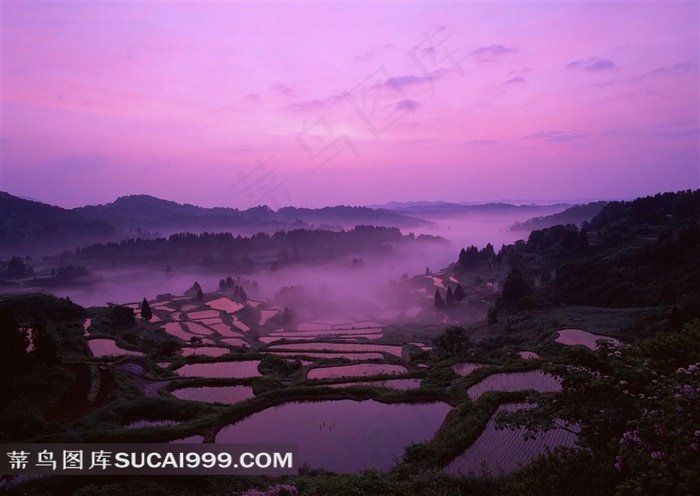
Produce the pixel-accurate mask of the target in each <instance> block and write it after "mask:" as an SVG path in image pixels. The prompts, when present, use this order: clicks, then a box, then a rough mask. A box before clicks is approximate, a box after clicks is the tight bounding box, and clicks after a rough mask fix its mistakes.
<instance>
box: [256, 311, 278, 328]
mask: <svg viewBox="0 0 700 496" xmlns="http://www.w3.org/2000/svg"><path fill="white" fill-rule="evenodd" d="M277 313H278V312H277V310H261V311H260V325H265V324H266V323H267V321H268V320H270V319H271V318H272V317H274V316H275V315H277Z"/></svg>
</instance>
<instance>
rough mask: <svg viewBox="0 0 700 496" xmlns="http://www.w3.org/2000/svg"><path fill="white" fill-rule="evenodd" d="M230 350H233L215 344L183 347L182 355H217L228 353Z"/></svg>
mask: <svg viewBox="0 0 700 496" xmlns="http://www.w3.org/2000/svg"><path fill="white" fill-rule="evenodd" d="M230 351H231V350H229V349H228V348H217V347H215V346H198V347H195V348H183V349H182V356H192V355H202V356H211V357H216V356H222V355H228V354H229V352H230Z"/></svg>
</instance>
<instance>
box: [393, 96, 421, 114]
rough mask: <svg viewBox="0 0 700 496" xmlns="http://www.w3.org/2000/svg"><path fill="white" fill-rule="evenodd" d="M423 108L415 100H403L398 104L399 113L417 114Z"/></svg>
mask: <svg viewBox="0 0 700 496" xmlns="http://www.w3.org/2000/svg"><path fill="white" fill-rule="evenodd" d="M420 107H421V104H420V103H418V102H417V101H415V100H408V99H407V100H401V101H400V102H397V103H396V110H397V111H398V112H415V111H416V110H418V109H419V108H420Z"/></svg>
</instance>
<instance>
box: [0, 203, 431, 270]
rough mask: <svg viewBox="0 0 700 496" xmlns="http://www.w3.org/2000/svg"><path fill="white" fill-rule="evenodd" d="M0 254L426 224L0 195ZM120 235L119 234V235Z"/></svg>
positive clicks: (288, 210) (349, 212)
mask: <svg viewBox="0 0 700 496" xmlns="http://www.w3.org/2000/svg"><path fill="white" fill-rule="evenodd" d="M0 212H2V216H0V256H2V257H7V256H11V255H14V254H17V253H21V254H25V253H32V254H35V253H39V252H43V251H45V250H41V249H39V248H40V247H47V248H50V249H51V252H52V253H55V252H56V251H57V250H62V249H72V248H75V247H76V246H79V245H81V244H87V243H95V242H101V241H107V240H110V239H115V236H116V235H117V234H118V233H119V232H120V231H121V232H133V231H135V230H137V229H139V228H140V229H150V230H157V231H169V232H181V231H188V230H192V231H202V230H210V231H215V230H217V231H221V230H224V231H225V230H232V229H236V228H241V229H247V230H251V229H257V228H259V229H261V230H268V231H269V230H289V229H298V228H309V227H311V226H312V225H315V226H316V227H344V228H348V227H354V226H356V225H363V224H367V225H374V226H386V227H402V228H411V227H420V226H425V225H428V224H430V222H427V221H424V220H422V219H418V218H415V217H410V216H408V215H405V214H402V213H398V212H392V211H390V210H386V209H372V208H368V207H347V206H336V207H325V208H320V209H307V208H295V207H285V208H281V209H279V210H277V211H274V210H272V209H270V208H269V207H264V206H263V207H255V208H250V209H247V210H238V209H234V208H202V207H198V206H195V205H189V204H180V203H176V202H173V201H168V200H162V199H159V198H155V197H152V196H148V195H131V196H123V197H120V198H118V199H117V200H115V201H114V202H112V203H107V204H105V205H94V206H93V205H91V206H85V207H78V208H74V209H70V210H69V209H64V208H61V207H56V206H52V205H47V204H45V203H41V202H37V201H32V200H27V199H23V198H19V197H17V196H13V195H10V194H9V193H4V192H0ZM122 237H123V236H122Z"/></svg>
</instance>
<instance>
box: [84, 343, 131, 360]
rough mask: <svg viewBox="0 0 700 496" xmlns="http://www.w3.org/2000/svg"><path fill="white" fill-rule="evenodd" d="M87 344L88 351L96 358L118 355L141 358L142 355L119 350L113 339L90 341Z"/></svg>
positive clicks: (122, 349)
mask: <svg viewBox="0 0 700 496" xmlns="http://www.w3.org/2000/svg"><path fill="white" fill-rule="evenodd" d="M87 343H88V346H89V347H90V351H91V352H92V354H93V355H94V356H96V357H106V356H120V355H131V356H143V353H141V352H139V351H131V350H125V349H124V348H120V347H119V346H117V343H115V342H114V340H113V339H90V340H88V342H87Z"/></svg>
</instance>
